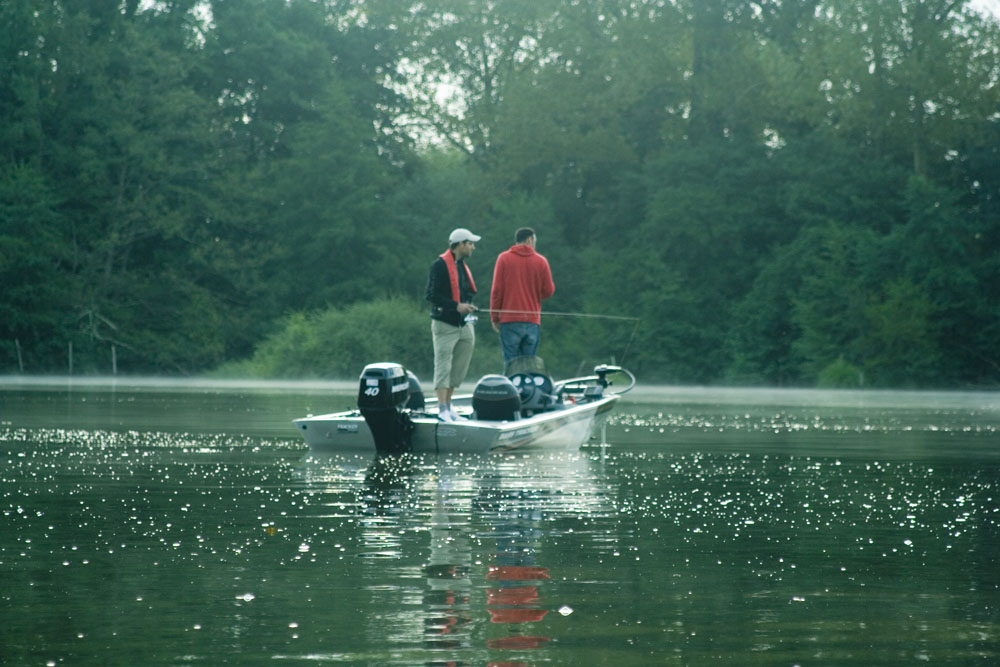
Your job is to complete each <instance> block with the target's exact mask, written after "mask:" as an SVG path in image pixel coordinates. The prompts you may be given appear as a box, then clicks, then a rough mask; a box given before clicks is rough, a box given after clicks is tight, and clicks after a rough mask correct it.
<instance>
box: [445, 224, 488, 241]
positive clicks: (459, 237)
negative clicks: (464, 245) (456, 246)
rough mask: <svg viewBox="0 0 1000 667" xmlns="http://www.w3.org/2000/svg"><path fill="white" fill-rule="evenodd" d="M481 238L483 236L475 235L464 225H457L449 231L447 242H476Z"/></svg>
mask: <svg viewBox="0 0 1000 667" xmlns="http://www.w3.org/2000/svg"><path fill="white" fill-rule="evenodd" d="M481 238H483V237H482V236H476V235H475V234H473V233H472V232H470V231H469V230H468V229H466V228H465V227H459V228H458V229H456V230H454V231H453V232H452V233H451V236H449V237H448V243H461V242H463V241H472V242H473V243H478V242H479V239H481Z"/></svg>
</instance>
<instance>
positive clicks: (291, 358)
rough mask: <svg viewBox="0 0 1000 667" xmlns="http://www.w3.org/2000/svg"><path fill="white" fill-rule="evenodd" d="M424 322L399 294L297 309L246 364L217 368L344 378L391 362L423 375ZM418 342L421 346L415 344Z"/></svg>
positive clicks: (427, 343) (427, 356)
mask: <svg viewBox="0 0 1000 667" xmlns="http://www.w3.org/2000/svg"><path fill="white" fill-rule="evenodd" d="M429 321H430V318H429V317H428V316H427V313H426V312H424V311H423V310H422V309H418V308H417V307H416V306H415V304H414V303H413V302H411V301H408V300H404V299H384V300H378V301H372V302H368V303H358V304H355V305H353V306H349V307H347V308H344V309H337V308H330V309H328V310H323V311H317V312H314V313H304V312H299V313H295V314H292V315H290V316H289V317H288V318H287V319H286V320H285V323H284V325H283V326H282V327H281V328H280V329H279V330H278V331H276V332H275V333H273V334H271V335H270V336H268V337H267V338H266V339H265V340H264V341H263V342H262V343H261V344H260V345H259V346H258V347H257V349H256V351H255V352H254V354H253V356H252V358H251V359H250V361H249V363H239V364H237V365H235V366H231V367H224V368H223V369H222V370H221V371H220V373H222V374H224V375H232V374H235V373H247V372H248V371H249V373H250V375H252V376H254V377H281V378H325V379H344V378H353V377H357V376H358V375H360V373H361V370H362V369H363V368H364V367H365V365H366V364H369V363H372V362H375V361H394V362H397V363H401V364H403V365H404V366H406V367H407V368H409V369H411V370H413V371H414V372H415V373H417V374H418V376H426V375H429V372H430V370H431V369H432V368H433V354H432V353H431V339H430V323H429ZM417 341H420V342H423V343H424V345H422V346H418V345H415V344H414V343H415V342H417ZM421 347H422V348H425V349H424V350H423V352H424V353H423V354H419V352H418V350H420V348H421ZM428 361H429V363H428Z"/></svg>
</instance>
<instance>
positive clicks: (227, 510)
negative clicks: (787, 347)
mask: <svg viewBox="0 0 1000 667" xmlns="http://www.w3.org/2000/svg"><path fill="white" fill-rule="evenodd" d="M29 394H30V395H29V396H28V397H27V398H24V396H23V395H15V394H12V393H9V392H8V393H7V394H4V395H3V397H4V398H5V399H13V398H18V400H20V401H21V405H20V408H21V409H20V410H19V411H15V412H6V411H5V414H4V415H3V417H2V423H0V461H2V470H0V510H2V515H3V520H4V531H3V532H2V534H0V568H2V570H3V572H4V580H5V585H4V587H3V589H2V590H0V621H2V623H0V627H2V629H0V635H2V645H3V646H4V651H5V655H6V656H8V657H9V659H10V660H11V663H10V664H53V665H55V664H140V663H141V664H170V665H177V664H196V663H200V664H218V663H220V662H239V663H241V664H252V663H256V662H264V661H271V660H284V661H302V662H306V661H309V662H333V663H349V664H399V665H409V664H446V663H456V664H487V663H490V662H492V663H498V664H499V663H513V664H525V665H528V664H539V663H556V664H565V663H571V662H576V663H579V664H604V663H609V662H612V661H613V662H614V663H616V664H621V665H630V664H635V665H641V664H661V663H667V664H708V663H712V662H714V661H717V660H724V661H729V662H738V663H739V664H858V665H871V664H887V665H888V664H905V663H911V662H922V661H927V662H935V663H940V664H966V663H968V662H976V663H982V664H988V663H990V662H992V661H997V660H1000V568H998V567H997V562H998V561H1000V530H998V528H1000V496H998V493H1000V489H998V475H997V463H998V462H1000V452H998V448H1000V441H998V437H997V428H998V424H1000V408H998V407H997V403H996V395H995V394H987V395H978V396H977V397H976V398H975V400H973V401H971V402H970V401H954V402H953V404H946V403H947V402H948V400H950V399H947V398H945V399H944V400H938V401H928V402H926V404H921V403H920V400H923V399H920V400H916V401H914V400H899V399H897V402H896V403H893V402H892V401H888V400H873V399H871V398H869V400H868V402H867V403H866V404H864V405H853V404H850V405H844V404H836V405H830V404H829V402H828V401H827V402H826V403H825V404H824V403H823V402H822V401H812V402H808V401H806V402H804V403H802V404H796V403H794V402H791V401H784V402H782V403H781V404H775V403H774V402H773V401H758V402H754V401H752V400H740V401H735V400H731V399H730V398H727V395H726V394H725V393H724V392H722V393H720V394H719V396H718V397H717V399H716V400H715V401H714V402H711V401H708V400H706V401H704V402H699V403H684V402H683V401H681V400H680V398H679V397H675V396H671V397H653V398H652V399H648V400H645V401H643V400H639V401H635V402H632V403H626V404H624V405H623V406H621V409H620V410H618V411H617V412H616V413H615V415H614V416H613V417H612V418H611V420H610V422H609V426H608V429H607V440H608V443H609V444H602V443H600V441H599V440H600V439H599V438H597V439H594V440H592V441H591V442H590V443H588V444H587V445H585V446H584V447H583V448H582V449H581V450H580V451H579V452H569V453H567V452H562V453H558V454H551V453H547V452H525V453H518V454H513V455H505V456H490V457H471V456H453V457H435V456H403V457H398V458H382V459H378V458H372V457H370V456H364V455H322V454H317V453H310V452H308V450H307V449H306V448H305V447H304V446H303V445H302V444H301V443H300V442H299V441H298V440H297V439H296V438H297V436H296V434H295V432H294V430H293V429H292V428H291V426H290V424H288V425H287V428H288V434H287V437H281V436H274V435H273V429H272V428H271V427H270V426H268V427H266V428H254V420H255V419H264V421H267V423H268V424H270V423H271V419H272V418H273V415H272V414H269V412H268V411H269V410H274V409H281V410H287V411H289V413H288V414H282V415H281V416H280V419H279V421H281V422H282V423H284V424H287V422H288V420H289V419H291V418H292V417H295V416H299V413H298V410H299V407H294V408H289V407H288V404H289V403H290V402H294V401H299V403H301V406H302V407H303V408H304V406H305V405H306V403H313V402H315V401H316V397H315V396H309V397H305V398H298V399H296V398H289V397H288V396H285V397H284V398H282V399H280V400H279V399H277V398H275V397H271V396H268V395H267V394H262V395H261V394H258V395H254V397H253V400H250V402H249V403H247V404H246V405H249V406H250V407H246V405H244V404H243V403H241V401H243V400H247V399H245V397H244V398H240V397H239V395H236V396H223V397H222V398H219V397H216V398H213V399H212V401H214V402H215V403H214V404H215V405H216V406H217V407H216V409H217V410H218V411H219V412H225V413H226V414H230V413H231V412H233V411H235V412H236V413H237V414H244V415H248V417H247V420H246V422H245V424H246V425H247V428H246V429H244V430H243V431H240V430H238V429H235V428H229V427H227V428H224V429H219V428H217V427H213V426H209V425H207V424H205V423H200V422H199V421H198V420H201V419H204V418H205V414H204V413H203V412H200V411H204V410H205V409H206V408H205V399H204V397H203V396H199V395H197V394H192V395H191V396H190V397H189V398H187V399H185V398H183V397H181V398H178V397H176V396H174V397H172V398H171V399H170V404H171V405H175V406H176V405H179V404H180V405H185V406H186V407H185V412H184V414H185V415H189V414H190V412H189V411H190V410H195V411H196V413H197V414H198V420H192V419H191V418H190V416H185V417H184V418H183V419H178V420H176V421H174V422H171V421H170V419H169V417H166V418H165V417H161V418H160V420H159V421H158V422H157V423H158V424H161V425H163V424H165V423H170V424H171V426H172V427H173V428H170V429H162V428H158V429H149V430H147V429H144V428H142V424H141V423H135V422H134V421H131V420H130V418H129V417H128V411H127V410H126V409H125V406H127V405H129V404H130V402H132V401H136V400H137V398H136V396H134V395H132V394H129V393H128V392H125V393H123V394H119V395H116V396H115V397H114V398H113V399H109V398H108V397H107V395H97V396H89V395H87V394H84V395H82V396H81V395H76V394H72V395H70V396H69V397H68V398H66V397H63V398H58V397H57V398H56V399H51V397H47V398H46V399H45V400H47V401H50V402H51V401H53V400H54V402H55V403H56V404H59V405H61V403H60V401H62V400H66V401H72V410H68V411H66V413H72V415H73V416H74V419H71V420H69V421H74V420H76V421H79V419H77V417H78V416H81V415H82V416H83V417H84V419H83V421H85V422H86V423H88V424H90V425H88V427H85V428H71V427H67V422H66V420H61V419H56V418H52V420H51V421H52V422H54V423H55V424H58V427H45V426H42V425H40V422H44V421H45V418H44V417H41V416H39V415H38V414H36V413H34V412H32V410H31V409H30V406H28V405H27V404H28V403H32V402H33V401H36V402H37V401H38V400H41V398H42V397H41V394H38V393H34V394H32V393H31V392H29ZM88 398H89V399H90V402H91V405H98V406H100V407H99V408H98V410H99V411H100V412H101V413H102V414H104V415H106V414H107V413H108V410H109V407H108V401H109V400H113V401H120V403H119V404H118V406H117V407H116V408H115V411H114V416H115V419H116V420H117V421H116V423H115V424H114V425H113V426H107V425H106V426H104V427H94V426H93V424H94V423H95V422H94V421H87V420H88V419H90V417H88V416H87V414H88V413H87V411H86V409H85V408H83V407H82V406H81V404H82V403H85V402H86V401H85V400H81V399H88ZM876 398H877V397H876ZM918 398H919V397H918ZM924 398H926V397H924ZM149 401H153V403H156V401H155V400H153V399H150V398H148V397H143V396H139V397H138V402H139V403H142V404H143V405H145V406H146V407H145V408H144V410H143V411H142V414H143V415H148V414H149V407H150V404H149ZM186 401H188V402H190V405H189V404H188V403H187V402H186ZM299 403H295V405H296V406H299ZM272 404H279V405H281V406H283V407H281V408H275V407H274V406H273V405H272ZM5 405H14V406H15V407H16V406H18V401H15V400H9V401H8V400H5ZM261 406H264V407H261ZM262 413H268V414H267V416H266V418H265V417H262V416H261V415H262ZM303 413H304V410H303ZM61 414H65V413H61ZM21 415H28V416H27V417H25V418H23V419H22V418H21ZM123 415H124V417H123ZM209 416H211V415H209ZM93 419H94V420H97V421H100V419H99V418H98V417H94V418H93ZM227 423H230V422H227Z"/></svg>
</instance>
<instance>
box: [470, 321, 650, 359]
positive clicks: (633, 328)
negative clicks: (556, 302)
mask: <svg viewBox="0 0 1000 667" xmlns="http://www.w3.org/2000/svg"><path fill="white" fill-rule="evenodd" d="M476 312H478V313H497V314H501V315H502V314H508V315H535V314H537V315H541V316H543V317H544V316H550V317H581V318H593V319H601V320H619V321H625V322H635V326H633V327H632V333H631V334H630V335H629V337H628V342H627V343H625V349H624V350H622V356H621V361H619V362H618V363H620V364H621V363H624V362H625V355H626V354H628V351H629V348H630V347H632V341H633V340H635V332H636V331H637V330H638V329H639V322H640V319H639V318H638V317H626V316H624V315H595V314H593V313H561V312H557V311H551V310H543V311H541V312H538V313H535V311H532V310H505V309H493V308H480V309H478V310H477V311H476Z"/></svg>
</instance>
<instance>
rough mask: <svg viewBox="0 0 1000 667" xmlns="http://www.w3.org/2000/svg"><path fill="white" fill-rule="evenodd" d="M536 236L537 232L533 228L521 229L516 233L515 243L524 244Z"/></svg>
mask: <svg viewBox="0 0 1000 667" xmlns="http://www.w3.org/2000/svg"><path fill="white" fill-rule="evenodd" d="M534 235H535V230H534V229H532V228H531V227H521V228H520V229H519V230H517V231H516V232H514V243H524V242H525V241H527V240H528V239H530V238H531V237H532V236H534Z"/></svg>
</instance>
